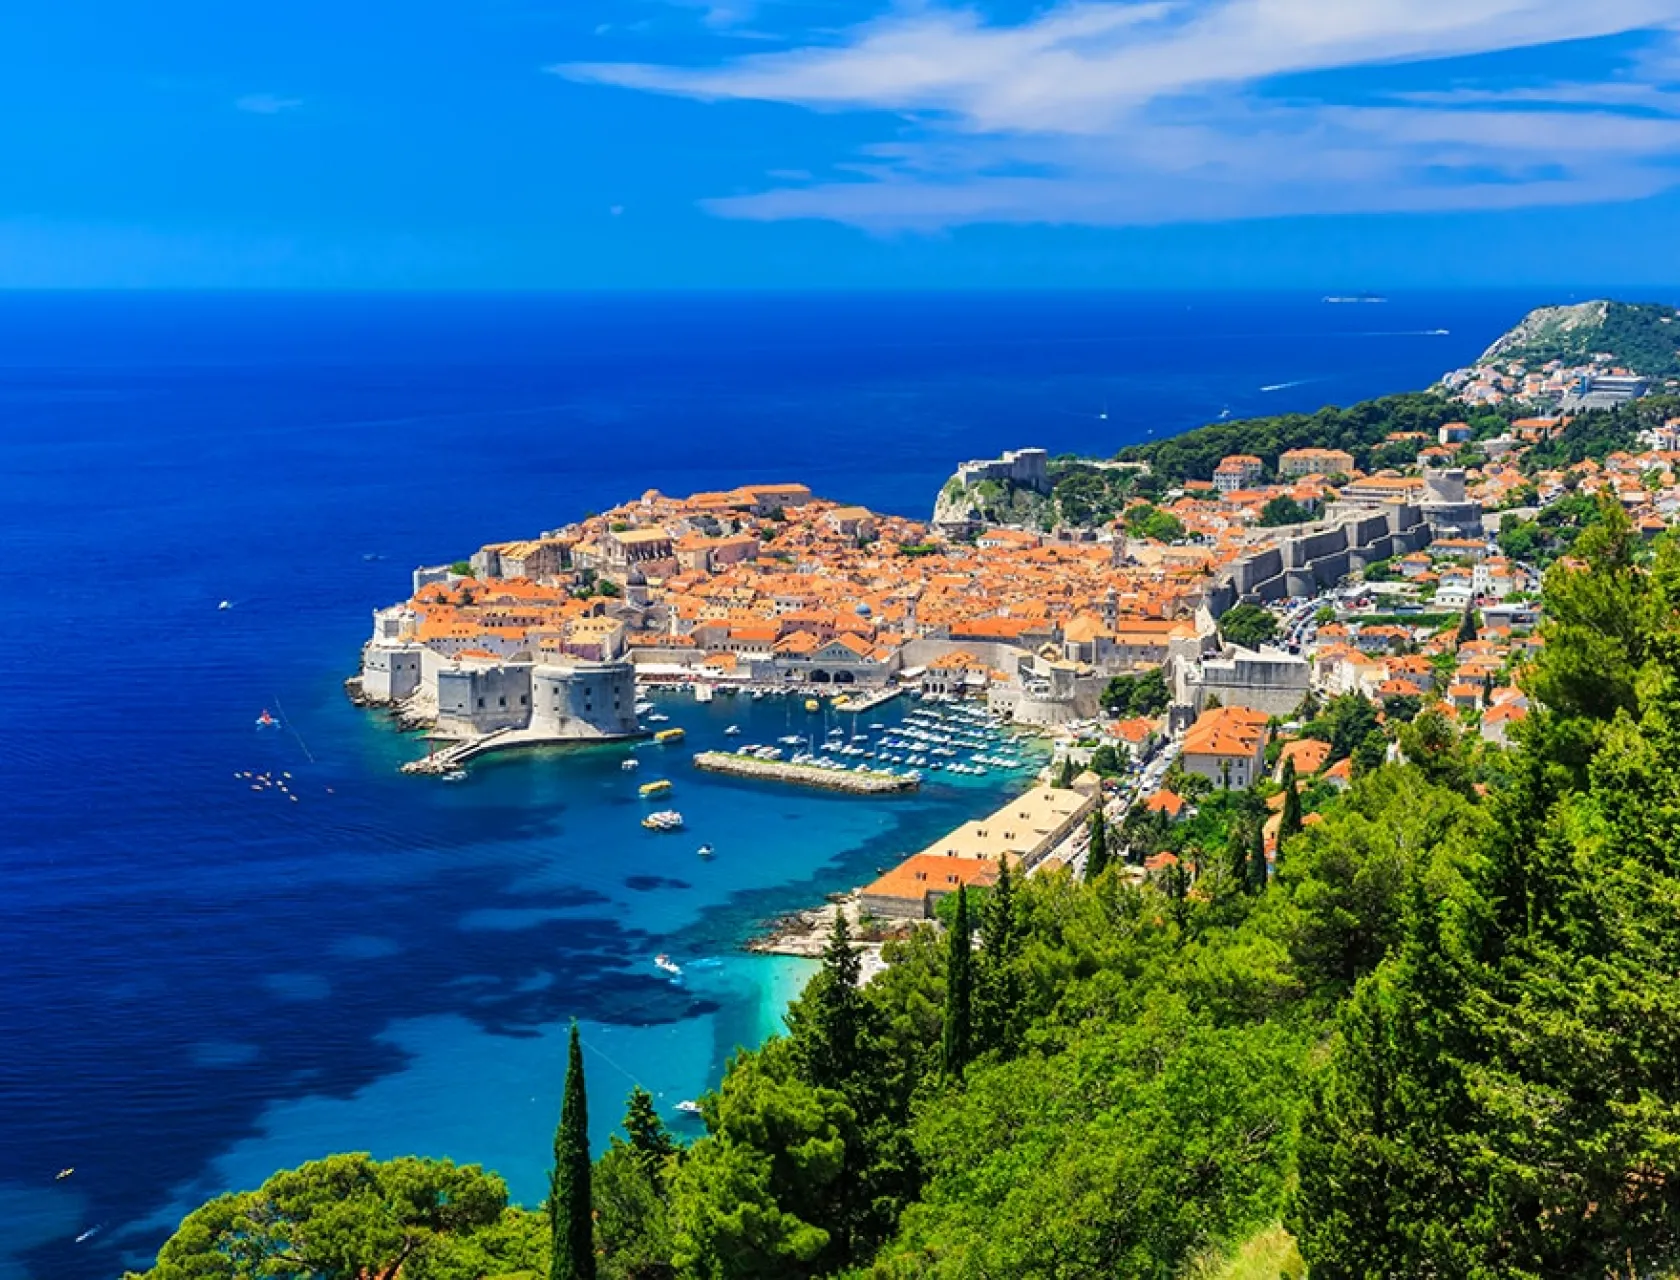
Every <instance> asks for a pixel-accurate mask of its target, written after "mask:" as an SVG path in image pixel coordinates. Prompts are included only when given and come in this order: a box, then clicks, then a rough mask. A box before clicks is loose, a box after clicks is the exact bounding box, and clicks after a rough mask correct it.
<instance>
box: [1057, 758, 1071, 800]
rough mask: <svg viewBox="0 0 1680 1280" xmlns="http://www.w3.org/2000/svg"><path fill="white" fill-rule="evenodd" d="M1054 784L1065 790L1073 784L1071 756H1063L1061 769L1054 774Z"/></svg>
mask: <svg viewBox="0 0 1680 1280" xmlns="http://www.w3.org/2000/svg"><path fill="white" fill-rule="evenodd" d="M1056 785H1057V786H1058V787H1060V788H1062V790H1064V791H1066V790H1067V789H1068V788H1069V787H1071V786H1073V757H1072V756H1063V757H1062V766H1061V769H1060V770H1059V771H1058V772H1057V774H1056Z"/></svg>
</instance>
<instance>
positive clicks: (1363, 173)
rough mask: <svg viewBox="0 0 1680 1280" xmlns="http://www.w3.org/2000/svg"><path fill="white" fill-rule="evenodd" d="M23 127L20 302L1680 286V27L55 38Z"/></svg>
mask: <svg viewBox="0 0 1680 1280" xmlns="http://www.w3.org/2000/svg"><path fill="white" fill-rule="evenodd" d="M0 120H3V121H4V127H3V128H0V286H12V287H17V286H26V287H52V286H65V285H69V286H123V287H135V286H188V287H192V286H214V287H240V286H248V287H274V286H305V287H361V288H381V287H406V288H452V287H489V288H507V287H537V288H556V287H558V288H569V287H581V288H599V287H608V288H650V287H731V286H743V287H766V286H768V287H793V288H799V287H844V286H852V287H898V286H937V287H947V286H981V287H989V288H1009V287H1018V286H1063V285H1066V286H1118V287H1145V288H1151V287H1174V286H1181V285H1191V286H1198V287H1206V286H1211V287H1220V286H1247V287H1309V288H1319V287H1324V288H1344V289H1351V288H1379V287H1382V288H1390V287H1396V286H1402V285H1408V284H1410V285H1428V286H1444V285H1477V286H1481V285H1500V284H1506V285H1517V286H1533V285H1536V284H1539V285H1558V286H1569V285H1576V284H1593V285H1614V286H1619V287H1622V288H1628V289H1637V288H1638V287H1640V286H1647V285H1648V286H1652V287H1659V286H1673V285H1676V284H1680V250H1677V248H1676V244H1677V240H1680V236H1677V231H1680V0H1591V2H1590V3H1582V2H1580V0H1124V2H1113V0H1087V2H1085V3H1076V4H1059V3H1051V4H1025V3H1019V2H1015V0H983V2H981V3H975V4H966V3H947V2H946V0H904V2H900V3H889V4H877V3H868V2H862V0H860V2H857V3H852V2H848V0H564V2H563V3H548V4H545V3H539V2H537V0H450V2H448V3H445V2H444V0H408V3H405V4H401V5H398V4H395V3H389V2H388V0H368V2H364V3H354V2H346V0H337V2H336V3H331V4H328V3H323V2H322V0H292V3H289V4H286V5H269V6H249V5H229V4H227V3H225V0H223V2H220V3H211V2H210V0H156V3H154V4H151V5H133V4H117V3H114V2H113V0H101V2H94V0H61V2H60V3H57V4H53V5H21V4H20V5H8V6H5V7H4V9H3V10H0Z"/></svg>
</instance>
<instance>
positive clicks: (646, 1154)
mask: <svg viewBox="0 0 1680 1280" xmlns="http://www.w3.org/2000/svg"><path fill="white" fill-rule="evenodd" d="M624 1132H625V1134H626V1136H628V1137H629V1139H630V1149H631V1150H632V1151H634V1152H635V1153H636V1158H637V1160H638V1162H639V1163H640V1164H641V1165H642V1167H643V1168H644V1169H646V1170H647V1171H648V1172H650V1173H651V1172H652V1171H653V1170H655V1169H657V1168H658V1167H659V1166H660V1165H661V1164H663V1163H664V1162H665V1160H666V1158H667V1157H668V1156H670V1155H673V1154H674V1153H675V1152H676V1149H677V1144H676V1143H675V1142H673V1141H671V1134H670V1131H669V1130H667V1129H666V1128H665V1122H664V1121H663V1120H661V1119H660V1118H659V1113H658V1112H657V1111H656V1110H654V1106H653V1095H652V1094H651V1093H649V1092H648V1091H647V1090H646V1089H644V1088H642V1086H641V1085H637V1086H636V1087H635V1088H633V1089H631V1090H630V1101H629V1102H628V1104H627V1105H626V1106H625V1109H624Z"/></svg>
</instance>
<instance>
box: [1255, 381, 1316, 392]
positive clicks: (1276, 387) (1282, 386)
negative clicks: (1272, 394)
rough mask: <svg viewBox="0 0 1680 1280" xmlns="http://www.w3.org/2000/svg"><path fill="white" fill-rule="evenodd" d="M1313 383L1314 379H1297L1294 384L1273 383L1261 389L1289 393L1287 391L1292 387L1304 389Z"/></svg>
mask: <svg viewBox="0 0 1680 1280" xmlns="http://www.w3.org/2000/svg"><path fill="white" fill-rule="evenodd" d="M1311 381H1313V379H1311V378H1296V379H1295V381H1293V382H1274V383H1271V384H1270V385H1268V386H1264V387H1261V388H1260V390H1262V391H1287V390H1289V388H1290V387H1304V386H1306V385H1307V383H1309V382H1311Z"/></svg>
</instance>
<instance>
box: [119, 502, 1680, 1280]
mask: <svg viewBox="0 0 1680 1280" xmlns="http://www.w3.org/2000/svg"><path fill="white" fill-rule="evenodd" d="M1573 551H1574V557H1573V558H1572V559H1571V560H1567V561H1560V562H1559V563H1558V564H1556V565H1554V566H1553V568H1552V569H1551V570H1550V571H1549V573H1548V575H1547V579H1546V588H1545V589H1546V598H1547V618H1548V620H1547V622H1546V623H1545V641H1546V643H1545V645H1544V647H1543V648H1542V649H1541V650H1540V652H1539V655H1538V656H1537V657H1536V658H1534V659H1533V660H1532V665H1531V666H1530V667H1529V668H1528V669H1527V670H1526V671H1525V672H1524V674H1523V678H1522V679H1523V684H1524V685H1525V687H1526V689H1527V690H1528V692H1529V694H1530V696H1531V697H1532V698H1533V699H1534V701H1535V708H1536V709H1535V711H1534V713H1533V714H1532V715H1531V716H1530V718H1529V719H1528V720H1527V721H1526V722H1525V724H1524V725H1523V726H1522V728H1521V729H1520V731H1519V733H1518V735H1517V737H1518V741H1517V742H1516V744H1515V745H1514V746H1513V747H1512V748H1511V749H1509V750H1504V749H1499V748H1495V747H1492V746H1486V745H1484V744H1482V743H1481V742H1480V741H1479V740H1477V739H1476V738H1474V737H1473V736H1472V737H1469V738H1465V739H1460V738H1459V737H1458V736H1457V735H1456V733H1455V732H1454V731H1453V729H1452V728H1451V726H1450V724H1449V723H1448V721H1447V720H1446V719H1445V717H1443V716H1442V715H1441V714H1440V713H1439V712H1432V711H1428V710H1425V711H1424V712H1422V713H1421V714H1418V713H1417V711H1416V708H1409V709H1408V710H1409V711H1410V712H1411V713H1412V715H1411V718H1410V721H1409V723H1402V720H1403V717H1400V716H1398V715H1396V716H1390V717H1388V723H1379V721H1378V719H1377V717H1376V715H1375V711H1374V709H1372V708H1370V707H1368V706H1359V707H1355V706H1354V705H1352V704H1353V703H1355V702H1359V700H1358V699H1352V700H1351V701H1348V700H1338V701H1337V702H1336V703H1334V704H1331V705H1328V706H1326V707H1324V708H1321V709H1317V710H1316V719H1315V721H1314V727H1315V732H1318V733H1320V735H1321V736H1324V737H1325V738H1326V740H1328V741H1332V742H1333V743H1335V744H1337V745H1336V748H1335V749H1336V751H1337V753H1338V754H1343V755H1352V756H1353V757H1354V758H1355V759H1356V760H1358V761H1359V767H1358V768H1356V770H1355V775H1356V776H1355V781H1354V782H1353V785H1352V786H1351V788H1350V789H1349V790H1347V791H1346V792H1341V793H1338V792H1337V791H1336V790H1335V789H1334V788H1332V787H1329V786H1325V785H1313V786H1306V785H1302V784H1301V783H1298V782H1297V780H1296V779H1294V777H1293V775H1292V774H1291V773H1287V772H1286V774H1285V776H1284V777H1285V780H1284V782H1283V783H1282V784H1280V783H1277V782H1272V781H1269V780H1268V781H1267V782H1265V783H1263V784H1261V785H1260V786H1259V787H1258V788H1257V789H1255V790H1251V791H1238V792H1227V793H1215V794H1212V795H1209V794H1206V793H1205V792H1204V793H1202V794H1201V795H1200V797H1199V798H1200V808H1199V810H1198V812H1197V813H1196V815H1195V817H1194V818H1192V819H1190V820H1189V821H1188V822H1187V823H1183V824H1178V825H1176V826H1174V827H1173V828H1172V829H1171V831H1170V832H1169V831H1167V830H1166V829H1165V828H1166V826H1167V824H1166V821H1165V819H1164V818H1163V817H1159V816H1157V817H1156V818H1153V819H1151V820H1150V821H1147V822H1141V821H1140V822H1138V823H1135V824H1133V823H1129V824H1128V825H1127V827H1125V828H1121V829H1119V830H1116V831H1112V832H1104V833H1103V834H1102V849H1103V850H1104V857H1103V858H1101V859H1096V858H1093V861H1094V862H1096V863H1098V864H1099V865H1098V869H1097V870H1096V871H1095V874H1094V875H1093V876H1091V877H1090V878H1089V879H1088V880H1086V881H1077V880H1075V879H1074V878H1073V877H1072V876H1071V875H1069V874H1068V873H1066V872H1055V873H1051V874H1045V875H1036V876H1033V877H1031V878H1028V879H1025V880H1021V879H1017V878H1015V877H1012V876H1010V875H1008V874H1002V875H1000V878H999V880H998V882H997V885H996V887H995V888H994V889H993V890H991V891H990V892H989V893H986V894H984V895H983V896H976V897H973V898H970V897H969V896H968V895H966V894H965V895H961V896H959V897H958V898H957V899H956V900H954V902H953V903H952V904H951V905H954V907H955V910H953V911H950V912H948V913H943V914H944V918H945V920H946V922H947V923H946V927H944V928H943V929H936V928H935V927H933V926H926V927H922V928H919V929H918V930H917V931H916V932H915V933H914V934H912V935H911V936H910V937H909V938H908V939H905V940H902V941H898V942H894V943H891V944H889V949H888V954H889V957H890V959H891V961H892V963H891V965H890V967H889V968H888V969H887V970H886V971H885V972H884V973H883V974H882V975H881V976H879V977H877V978H876V979H875V980H874V981H872V982H870V983H869V984H868V985H867V986H864V987H862V988H859V987H858V986H857V985H856V982H855V979H856V977H857V973H858V959H857V956H856V954H855V951H854V948H853V946H852V944H851V940H850V938H849V937H848V935H847V933H846V931H845V929H844V927H843V926H840V927H837V929H836V932H835V934H834V935H833V937H832V938H831V940H830V945H829V949H828V952H827V955H826V957H825V959H824V961H823V966H822V969H821V971H820V972H819V973H818V974H817V976H816V977H814V978H813V980H812V981H811V983H810V984H809V986H808V987H807V989H806V990H805V992H804V994H803V995H802V997H801V998H800V999H799V1000H798V1001H797V1002H796V1003H795V1004H794V1005H793V1006H792V1008H791V1009H790V1010H789V1012H788V1015H787V1032H786V1034H785V1035H782V1036H779V1037H776V1038H774V1039H772V1040H770V1041H769V1042H768V1043H766V1044H765V1045H764V1046H762V1047H761V1048H759V1049H757V1050H754V1051H743V1052H741V1053H739V1054H737V1055H736V1057H735V1058H734V1059H733V1061H732V1062H731V1063H730V1065H729V1069H728V1072H727V1074H726V1076H725V1078H724V1081H723V1083H722V1086H721V1087H720V1088H719V1089H718V1090H717V1092H716V1093H714V1094H711V1095H709V1096H707V1097H706V1098H705V1100H704V1104H703V1105H704V1117H705V1124H706V1136H704V1137H702V1138H700V1139H699V1140H697V1141H696V1142H694V1143H693V1144H691V1145H689V1146H687V1147H678V1146H677V1145H676V1144H674V1143H672V1141H671V1140H670V1137H669V1135H668V1134H666V1133H665V1131H664V1129H663V1127H662V1126H661V1125H660V1123H659V1121H658V1119H657V1117H656V1116H655V1115H654V1113H653V1110H652V1107H651V1105H650V1102H649V1100H648V1099H647V1097H646V1095H645V1094H640V1093H637V1094H633V1095H632V1097H631V1099H630V1102H629V1108H628V1113H627V1115H626V1118H625V1124H624V1131H625V1135H626V1136H625V1137H624V1138H622V1139H615V1140H614V1142H613V1145H612V1146H611V1148H610V1149H609V1150H607V1151H605V1152H600V1153H596V1158H595V1160H594V1162H593V1164H592V1165H591V1164H590V1163H589V1161H588V1158H587V1155H586V1154H585V1153H583V1152H582V1151H581V1150H580V1146H579V1142H580V1134H581V1133H583V1132H585V1130H584V1129H582V1128H581V1127H580V1125H581V1122H582V1111H583V1107H584V1105H585V1104H584V1080H583V1070H582V1062H583V1060H582V1058H581V1057H579V1056H578V1055H577V1053H576V1051H575V1049H574V1053H573V1059H572V1065H571V1068H570V1070H569V1071H568V1073H567V1087H566V1090H565V1095H566V1103H565V1119H564V1121H563V1123H562V1125H561V1129H560V1132H559V1134H558V1135H557V1137H556V1143H555V1148H556V1174H555V1179H554V1184H553V1186H554V1195H553V1197H552V1202H551V1204H550V1205H549V1206H547V1208H546V1209H545V1210H542V1211H528V1210H520V1209H514V1208H509V1207H508V1205H507V1203H506V1192H505V1189H504V1188H502V1186H501V1184H500V1183H499V1181H498V1180H496V1179H495V1178H494V1177H493V1176H492V1175H487V1174H484V1173H482V1172H481V1171H479V1170H477V1169H458V1168H456V1167H455V1166H451V1165H446V1164H441V1163H436V1162H426V1161H408V1162H404V1161H397V1162H392V1163H391V1164H388V1165H378V1164H375V1163H374V1162H371V1161H368V1160H367V1159H366V1158H365V1157H356V1156H343V1157H334V1159H333V1160H332V1161H326V1162H322V1163H320V1164H317V1165H311V1166H305V1167H304V1168H303V1169H301V1170H296V1171H292V1172H289V1173H286V1174H282V1175H277V1176H276V1178H275V1179H272V1180H271V1181H270V1183H269V1184H267V1185H266V1186H265V1187H263V1188H261V1189H259V1190H256V1191H251V1192H245V1193H241V1194H239V1195H234V1196H226V1197H222V1198H220V1199H218V1200H216V1201H213V1202H212V1203H211V1204H209V1205H207V1206H205V1207H204V1208H202V1209H200V1210H198V1211H197V1212H196V1213H194V1214H193V1215H192V1216H191V1217H189V1218H188V1219H187V1220H186V1221H185V1222H184V1223H183V1224H182V1227H181V1229H180V1231H179V1232H178V1233H177V1235H176V1236H175V1237H174V1238H173V1239H172V1240H171V1241H170V1242H169V1243H168V1244H167V1245H166V1246H165V1247H164V1250H163V1252H162V1254H161V1255H160V1258H159V1261H158V1264H157V1266H156V1267H155V1268H154V1269H153V1270H152V1271H150V1272H148V1273H147V1275H148V1276H149V1277H152V1278H153V1280H186V1278H187V1277H195V1278H200V1277H228V1278H231V1277H236V1276H238V1277H243V1276H258V1275H276V1276H279V1275H284V1276H322V1277H327V1276H331V1277H344V1278H345V1280H349V1278H350V1277H387V1278H389V1277H394V1276H396V1275H397V1274H398V1272H399V1270H400V1274H401V1276H402V1277H403V1280H432V1278H434V1277H436V1278H443V1277H450V1278H456V1277H458V1278H460V1280H468V1278H472V1277H488V1276H512V1275H522V1276H549V1277H552V1278H553V1280H575V1278H580V1277H592V1276H600V1277H603V1278H610V1280H632V1278H641V1280H655V1278H658V1277H683V1278H692V1280H734V1278H737V1277H739V1278H743V1280H744V1278H747V1277H763V1278H766V1280H768V1278H770V1277H791V1278H794V1280H798V1278H800V1277H817V1276H842V1277H848V1278H849V1280H863V1278H865V1277H869V1278H872V1280H898V1278H909V1277H1044V1278H1045V1280H1049V1278H1051V1277H1055V1278H1058V1280H1062V1278H1075V1277H1137V1278H1142V1280H1149V1278H1159V1280H1169V1278H1179V1277H1186V1276H1209V1277H1214V1276H1220V1275H1222V1274H1225V1273H1224V1272H1223V1271H1222V1268H1223V1267H1224V1266H1225V1265H1226V1263H1227V1261H1228V1260H1229V1259H1230V1258H1232V1257H1233V1256H1234V1255H1236V1254H1237V1253H1238V1251H1240V1250H1242V1249H1243V1248H1244V1247H1245V1245H1248V1246H1252V1244H1253V1242H1254V1241H1256V1240H1265V1241H1268V1242H1274V1243H1276V1242H1281V1248H1282V1250H1283V1253H1282V1255H1281V1258H1274V1262H1275V1264H1276V1265H1271V1266H1270V1269H1269V1270H1268V1271H1267V1272H1266V1274H1267V1275H1268V1276H1273V1275H1278V1274H1279V1273H1280V1272H1282V1273H1283V1274H1286V1275H1300V1274H1302V1266H1303V1264H1304V1265H1305V1266H1306V1267H1307V1268H1309V1269H1310V1274H1311V1276H1312V1277H1313V1280H1343V1278H1348V1280H1351V1278H1354V1277H1418V1276H1434V1277H1467V1278H1468V1277H1517V1278H1533V1280H1540V1278H1541V1277H1558V1276H1579V1277H1589V1276H1590V1277H1612V1276H1614V1277H1627V1278H1629V1280H1631V1278H1632V1277H1635V1276H1638V1277H1654V1276H1675V1275H1680V1072H1677V1071H1676V1069H1675V1063H1676V1061H1677V1059H1680V929H1677V928H1676V927H1675V921H1676V914H1677V912H1680V553H1677V552H1676V549H1675V547H1674V545H1673V544H1672V542H1671V541H1669V540H1666V539H1665V540H1662V541H1660V542H1659V543H1658V544H1657V547H1656V548H1655V549H1653V548H1651V547H1648V546H1645V545H1643V544H1641V543H1640V541H1639V539H1638V538H1637V537H1635V536H1634V534H1633V532H1632V530H1631V529H1630V528H1629V526H1628V522H1627V520H1626V518H1625V516H1623V515H1622V514H1621V512H1620V508H1619V507H1617V506H1615V505H1614V504H1606V505H1605V506H1604V508H1603V510H1602V511H1601V513H1600V515H1599V517H1598V518H1597V519H1595V520H1593V521H1591V522H1589V523H1588V524H1587V526H1586V528H1585V530H1584V531H1583V532H1582V533H1581V534H1580V536H1579V538H1578V539H1577V540H1576V541H1575V544H1574V547H1573ZM1308 710H1309V712H1313V711H1314V709H1311V708H1309V709H1308ZM1373 735H1374V742H1373ZM1388 741H1394V742H1397V744H1398V747H1399V750H1400V756H1401V758H1400V759H1399V760H1394V761H1388V762H1385V755H1386V754H1387V753H1386V752H1385V750H1384V748H1385V746H1386V745H1387V743H1388ZM1280 795H1281V809H1280V810H1279V811H1281V812H1282V813H1283V814H1284V832H1283V838H1282V842H1281V848H1280V851H1279V853H1278V856H1277V858H1276V860H1275V864H1273V865H1271V866H1268V863H1267V860H1266V859H1265V857H1264V856H1263V855H1259V856H1257V849H1258V847H1259V845H1258V832H1259V824H1260V822H1261V821H1262V820H1263V819H1264V817H1265V816H1266V815H1267V814H1268V812H1270V811H1271V810H1272V807H1273V803H1275V802H1277V801H1278V800H1279V798H1280ZM1315 812H1316V813H1317V814H1318V815H1319V816H1318V817H1316V818H1314V817H1313V816H1312V815H1313V813H1315ZM1162 842H1165V844H1166V845H1168V846H1170V847H1171V848H1173V849H1175V850H1176V852H1177V857H1176V859H1167V860H1161V859H1157V860H1156V861H1157V862H1158V863H1161V864H1163V865H1162V867H1161V870H1159V871H1158V872H1156V873H1154V874H1153V875H1152V877H1151V878H1150V879H1149V880H1147V881H1144V882H1139V881H1138V880H1137V879H1136V878H1135V877H1134V876H1133V875H1131V874H1129V873H1128V872H1129V868H1127V867H1126V866H1125V865H1123V864H1124V863H1126V862H1137V861H1139V860H1141V859H1142V858H1143V857H1145V856H1147V855H1152V854H1155V853H1156V852H1157V851H1158V849H1159V848H1161V847H1163V843H1162ZM1109 851H1112V855H1113V857H1112V862H1113V864H1114V865H1108V866H1102V865H1100V864H1102V863H1107V862H1109V861H1110V856H1109ZM559 1085H560V1081H559V1080H555V1081H552V1082H550V1084H549V1086H548V1087H549V1088H550V1089H552V1090H555V1091H556V1092H558V1090H559ZM596 1101H597V1105H599V1101H600V1100H596ZM591 1215H592V1217H591ZM1284 1228H1287V1231H1288V1232H1289V1233H1291V1234H1292V1235H1293V1238H1294V1241H1295V1242H1296V1245H1297V1246H1298V1249H1299V1255H1298V1256H1297V1255H1295V1253H1294V1252H1293V1249H1292V1248H1291V1246H1290V1244H1289V1238H1288V1237H1287V1236H1285V1235H1284V1233H1283V1229H1284ZM556 1246H558V1247H556Z"/></svg>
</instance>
